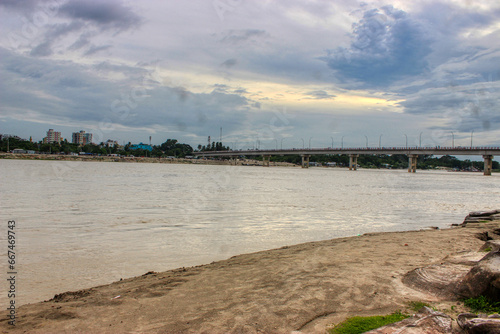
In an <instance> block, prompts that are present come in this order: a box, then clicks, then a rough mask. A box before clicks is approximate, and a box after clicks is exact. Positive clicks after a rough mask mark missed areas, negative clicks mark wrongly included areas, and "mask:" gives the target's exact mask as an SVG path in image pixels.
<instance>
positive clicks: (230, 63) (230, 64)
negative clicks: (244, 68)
mask: <svg viewBox="0 0 500 334" xmlns="http://www.w3.org/2000/svg"><path fill="white" fill-rule="evenodd" d="M236 64H238V60H237V59H234V58H231V59H228V60H226V61H224V62H223V63H222V64H220V65H221V66H223V67H225V68H231V67H233V66H234V65H236Z"/></svg>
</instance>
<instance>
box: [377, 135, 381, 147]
mask: <svg viewBox="0 0 500 334" xmlns="http://www.w3.org/2000/svg"><path fill="white" fill-rule="evenodd" d="M378 148H382V135H380V137H378Z"/></svg>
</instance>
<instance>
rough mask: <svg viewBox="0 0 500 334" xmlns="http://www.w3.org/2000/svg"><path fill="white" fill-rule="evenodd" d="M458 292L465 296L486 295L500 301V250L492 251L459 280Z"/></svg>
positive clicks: (459, 294)
mask: <svg viewBox="0 0 500 334" xmlns="http://www.w3.org/2000/svg"><path fill="white" fill-rule="evenodd" d="M456 294H457V295H458V296H460V297H463V298H473V297H478V296H481V295H483V296H486V297H488V298H490V299H491V300H493V301H500V251H499V250H497V251H491V252H489V253H488V254H487V255H486V256H485V257H483V258H482V259H481V260H480V261H479V262H478V263H477V264H476V265H475V266H473V267H472V269H471V270H470V271H469V272H468V273H467V274H466V275H465V276H464V277H463V278H462V279H461V280H460V281H459V282H458V285H457V288H456Z"/></svg>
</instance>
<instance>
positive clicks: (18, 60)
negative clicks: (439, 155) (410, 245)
mask: <svg viewBox="0 0 500 334" xmlns="http://www.w3.org/2000/svg"><path fill="white" fill-rule="evenodd" d="M0 26H1V31H2V32H3V33H2V34H1V35H0V85H1V86H0V133H8V134H17V135H19V136H21V137H24V138H29V136H33V139H34V140H41V139H42V138H43V137H44V136H45V133H46V131H47V130H48V129H49V128H53V129H55V130H56V131H61V132H62V136H63V137H64V138H71V133H72V132H75V131H79V130H86V131H88V132H92V133H93V134H94V142H100V141H105V140H107V139H113V140H118V141H119V142H120V143H122V142H129V141H131V142H132V143H137V142H140V141H142V142H148V141H149V136H151V137H152V142H153V143H154V144H159V143H162V142H164V141H165V140H166V139H167V138H176V139H178V140H179V141H181V142H186V143H189V144H191V145H193V146H197V145H198V144H205V143H206V142H207V137H208V136H212V140H217V141H218V140H219V137H220V128H221V127H222V139H223V142H224V143H225V144H226V145H229V146H232V147H235V148H248V147H250V148H251V147H255V146H258V147H260V148H275V147H278V148H279V147H281V145H283V148H289V147H302V146H305V147H308V146H309V145H310V146H311V147H329V146H332V142H333V146H341V144H342V143H343V145H344V147H347V146H351V147H355V146H356V147H357V146H365V145H366V142H367V141H368V145H369V146H379V143H380V144H381V145H382V146H404V145H405V144H406V138H408V144H409V145H419V144H422V146H424V145H426V146H429V145H432V146H434V145H440V146H451V145H452V141H453V139H454V144H455V146H458V145H460V146H468V145H470V143H471V133H472V132H473V141H474V145H484V146H486V145H495V146H500V140H499V137H500V80H499V79H500V2H498V0H491V1H489V0H481V1H472V0H441V1H440V0H437V1H384V0H380V1H353V0H333V1H331V0H329V1H326V0H321V1H319V0H317V1H314V0H308V1H306V0H286V1H285V0H283V1H281V0H275V1H265V0H190V1H173V0H172V1H170V0H169V1H159V0H145V1H126V0H46V1H45V0H24V1H19V0H0Z"/></svg>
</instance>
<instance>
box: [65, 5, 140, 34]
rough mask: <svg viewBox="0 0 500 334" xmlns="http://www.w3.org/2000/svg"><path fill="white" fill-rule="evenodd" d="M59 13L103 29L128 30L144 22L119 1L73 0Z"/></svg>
mask: <svg viewBox="0 0 500 334" xmlns="http://www.w3.org/2000/svg"><path fill="white" fill-rule="evenodd" d="M59 13H61V14H62V15H64V16H66V17H68V18H70V19H75V20H82V21H85V22H92V23H94V24H96V25H97V26H99V27H101V29H110V28H114V29H117V30H127V29H130V28H132V27H137V26H138V25H139V24H140V23H141V21H142V20H141V18H140V17H139V16H138V15H137V14H135V13H134V12H133V11H132V10H131V9H130V8H128V7H126V6H124V5H123V4H122V3H121V2H119V1H95V0H93V1H89V0H72V1H69V2H67V3H65V4H64V5H62V6H61V7H60V8H59Z"/></svg>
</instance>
